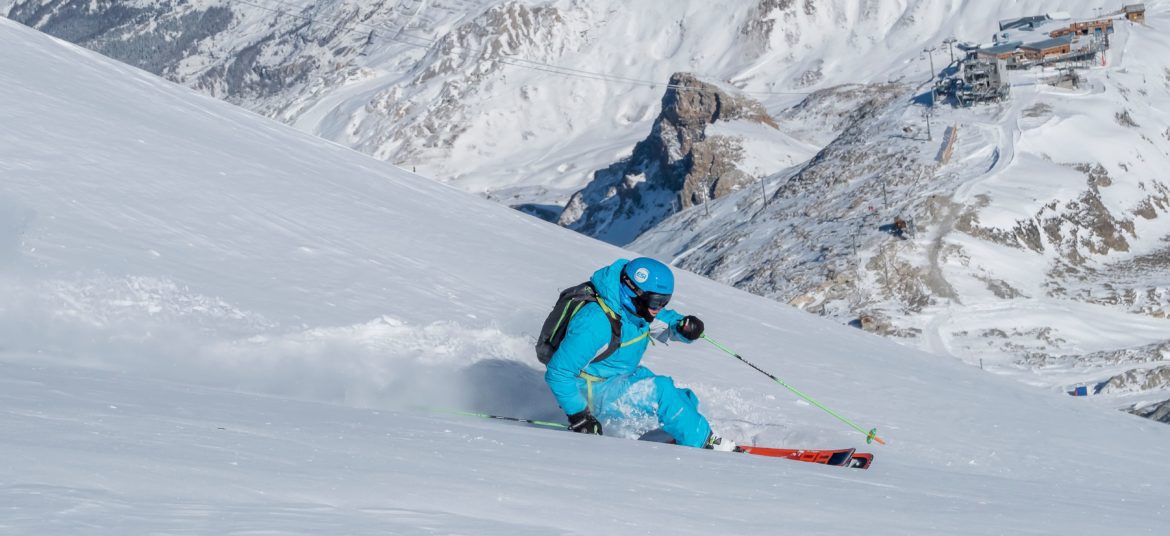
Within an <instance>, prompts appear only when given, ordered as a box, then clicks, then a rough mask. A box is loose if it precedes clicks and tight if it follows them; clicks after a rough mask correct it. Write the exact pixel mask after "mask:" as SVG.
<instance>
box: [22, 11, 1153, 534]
mask: <svg viewBox="0 0 1170 536" xmlns="http://www.w3.org/2000/svg"><path fill="white" fill-rule="evenodd" d="M1045 5H1047V4H1045ZM0 49H2V50H4V51H5V52H4V54H0V91H2V93H3V94H4V95H5V98H4V99H3V100H0V430H3V434H0V505H3V507H0V532H2V533H6V534H119V535H122V534H261V533H262V534H485V535H493V534H499V535H504V534H507V535H513V534H600V533H604V534H666V533H677V534H699V533H703V534H709V533H725V534H774V533H777V532H782V533H793V534H854V533H859V532H864V533H867V534H899V535H900V534H1060V533H1073V532H1075V533H1102V534H1162V533H1164V531H1165V527H1166V524H1167V521H1168V520H1170V519H1168V518H1170V512H1168V511H1167V505H1166V497H1170V469H1168V468H1167V467H1166V465H1165V464H1162V463H1160V460H1159V454H1160V453H1162V452H1164V451H1165V446H1166V445H1167V444H1170V427H1167V426H1165V425H1162V424H1159V423H1155V422H1152V421H1148V420H1145V419H1141V418H1138V417H1135V416H1131V415H1127V414H1123V413H1120V412H1117V411H1114V410H1112V409H1111V408H1106V407H1101V406H1094V405H1089V404H1086V401H1085V400H1084V399H1077V398H1072V397H1063V396H1060V397H1057V396H1052V395H1051V394H1050V393H1048V392H1044V391H1040V390H1037V389H1035V388H1032V387H1028V386H1026V385H1022V384H1021V383H1019V382H1016V381H1012V380H1010V379H1007V378H1002V377H999V376H995V375H990V374H986V373H983V372H981V371H980V370H979V369H978V368H976V367H974V366H969V365H966V364H963V363H962V362H960V361H957V360H953V359H940V358H938V357H935V356H931V355H928V354H926V353H923V352H920V351H917V350H913V349H909V348H906V347H903V346H899V345H897V344H895V343H893V342H890V341H887V340H884V339H881V338H879V337H876V336H873V335H870V334H867V333H864V332H861V331H860V330H853V329H851V328H847V327H842V326H840V325H838V324H836V323H833V322H829V321H825V320H822V319H819V318H816V317H813V316H811V315H808V314H806V313H803V312H801V311H798V310H795V309H793V308H791V307H788V306H785V305H782V304H779V303H776V302H774V301H770V300H767V299H764V298H760V297H756V296H752V295H749V294H747V293H744V292H741V291H738V290H735V289H732V288H730V287H726V286H723V285H720V284H718V283H715V282H712V281H709V280H707V279H704V278H702V277H698V276H695V275H692V274H688V273H685V272H680V273H679V274H678V292H677V298H676V299H675V300H674V302H673V304H672V307H675V308H676V309H677V310H679V311H681V312H683V313H694V314H698V315H700V316H701V317H702V318H704V320H705V321H706V322H707V326H708V334H709V335H710V336H712V337H714V338H715V339H717V340H719V341H721V342H723V343H725V344H727V345H729V346H730V347H732V348H734V349H735V350H736V351H738V352H740V353H741V355H743V356H745V358H747V359H748V360H750V361H752V362H753V363H755V364H757V365H758V366H760V367H761V368H763V369H765V370H768V371H771V372H772V373H774V374H776V375H777V376H779V377H780V378H783V379H784V380H785V381H786V382H788V383H790V384H791V385H793V386H796V387H798V388H799V389H801V390H802V391H804V392H806V393H808V394H810V395H812V396H813V397H815V398H816V399H818V400H820V401H821V402H823V403H825V404H826V405H828V406H829V407H831V408H833V409H835V410H837V411H839V412H840V413H841V414H843V415H845V416H847V417H848V418H850V419H852V420H854V421H856V422H857V423H859V424H860V425H861V426H863V427H866V428H868V427H871V426H877V427H878V430H879V434H880V435H881V436H883V437H884V438H885V439H886V440H888V445H885V446H879V445H876V444H874V445H865V442H864V438H863V436H862V435H861V434H860V433H857V432H856V431H854V430H852V429H850V428H849V427H847V426H845V425H843V424H842V423H840V422H838V421H837V420H835V419H833V418H832V417H831V416H829V415H827V414H826V413H824V412H822V411H821V410H819V409H817V408H815V407H813V406H811V405H809V404H807V403H804V402H801V401H799V400H798V399H797V398H796V397H795V396H794V395H793V394H791V393H790V392H788V391H786V390H784V389H783V388H782V387H780V386H779V385H777V384H775V383H773V382H771V381H770V380H768V379H767V378H765V377H764V376H762V375H760V374H758V373H756V372H755V371H753V370H752V369H750V368H748V367H747V366H745V365H743V364H742V363H740V362H738V361H736V360H734V359H732V358H730V357H728V356H727V355H725V354H722V353H720V352H719V351H717V350H716V349H715V348H714V347H712V346H711V345H708V344H705V343H696V344H692V345H680V344H670V345H667V346H664V345H657V346H654V347H652V348H651V350H650V351H649V353H648V357H647V359H646V361H645V363H646V364H647V365H649V366H650V367H652V368H653V369H655V370H656V371H658V372H660V373H664V374H670V375H672V376H674V377H675V378H676V380H677V381H678V382H679V384H681V385H685V386H688V387H691V388H692V389H694V390H695V392H696V393H697V394H698V395H699V397H700V399H701V400H702V406H701V409H702V410H703V411H704V413H705V414H706V415H708V416H709V417H710V418H711V421H712V423H713V426H714V427H715V428H716V429H717V430H718V431H720V432H721V433H722V434H723V435H725V436H727V437H729V438H731V439H733V440H735V441H737V442H741V443H755V444H763V445H772V446H791V447H802V448H818V447H847V446H854V447H860V448H863V449H865V450H869V451H871V452H874V453H875V454H876V461H875V464H874V466H873V468H872V469H870V470H868V471H857V470H848V469H840V468H833V467H825V466H818V465H812V464H802V463H798V462H789V461H785V460H777V459H769V458H761V457H751V456H747V455H737V454H727V453H716V452H711V451H704V450H698V449H687V448H682V447H676V446H670V445H665V444H659V443H651V442H643V441H632V440H628V437H601V438H598V437H586V436H579V435H574V434H568V433H563V432H559V431H552V430H548V429H542V428H536V427H527V426H522V425H517V424H514V423H507V422H503V421H495V420H486V419H477V418H473V417H463V416H457V415H451V414H447V413H443V412H442V411H441V410H442V409H461V410H471V411H483V412H495V413H498V414H503V415H513V416H520V417H528V418H538V419H550V420H560V419H563V416H562V415H561V414H560V412H559V410H558V408H557V407H556V405H555V402H554V401H553V400H552V398H551V396H550V395H548V393H547V389H546V388H545V386H544V384H543V381H542V370H541V368H540V365H539V364H538V363H537V362H536V360H535V359H534V357H533V356H532V352H531V348H530V344H531V339H532V336H533V334H534V332H535V331H536V330H538V329H539V324H540V322H541V320H542V319H543V315H544V314H545V313H546V312H547V309H548V307H549V306H550V305H551V302H552V300H553V299H554V297H555V295H556V293H557V290H558V289H559V288H562V287H565V286H568V285H570V284H573V283H576V282H579V281H580V280H583V279H584V278H585V277H587V276H588V274H589V273H591V272H592V270H594V269H595V268H596V267H598V266H600V265H603V264H605V263H608V262H611V261H612V260H613V259H614V258H617V257H619V256H623V255H630V253H628V252H624V251H622V250H620V249H617V248H614V247H612V246H608V245H605V244H602V243H600V242H595V241H592V240H589V239H587V238H584V237H581V236H579V235H576V234H575V233H572V232H570V231H567V230H564V229H561V228H558V227H556V226H553V225H551V224H547V223H544V222H541V221H538V220H536V219H534V218H531V217H528V216H525V215H523V214H520V213H518V212H515V211H512V210H509V209H507V208H505V207H502V206H500V205H498V204H496V203H492V202H489V201H486V200H482V199H480V198H478V197H475V196H473V195H470V194H466V193H462V192H460V191H457V190H455V189H452V188H450V187H447V186H444V185H441V184H439V183H436V182H434V181H431V180H427V179H424V178H421V177H418V176H414V175H411V174H408V173H405V172H403V171H402V170H399V169H397V168H394V167H393V166H390V165H388V164H385V163H383V162H379V161H376V160H373V159H371V158H369V157H367V156H364V155H362V154H359V153H357V152H354V151H351V150H349V149H346V148H343V147H341V146H338V145H333V144H330V143H329V142H326V141H323V140H321V139H318V138H314V137H311V136H309V135H307V134H303V133H300V132H297V131H295V130H293V129H291V128H289V127H286V126H283V125H280V124H277V123H275V122H272V121H270V120H267V119H264V118H261V117H259V116H256V115H253V114H251V113H248V112H246V111H243V110H241V109H238V108H235V107H232V106H230V105H228V104H225V103H222V102H218V101H215V100H213V99H210V98H207V97H202V96H198V95H196V94H194V93H192V92H191V91H189V90H187V89H184V88H181V87H179V86H176V85H173V84H171V83H168V82H165V81H162V80H160V79H158V78H156V77H154V76H151V75H148V74H145V73H143V72H141V71H137V70H135V69H133V68H130V67H127V66H124V65H121V64H117V63H114V62H112V61H109V60H107V59H104V58H102V57H100V56H98V55H96V54H94V53H91V52H88V51H85V50H82V49H79V48H77V47H75V46H72V45H69V44H66V43H62V42H60V41H57V40H54V39H52V38H49V37H47V36H44V35H42V34H39V33H37V32H35V31H32V30H30V29H28V28H25V27H23V26H19V25H17V24H15V23H12V22H10V21H6V20H0ZM421 408H430V409H429V410H427V409H421ZM618 435H623V434H618ZM624 435H632V433H627V434H624Z"/></svg>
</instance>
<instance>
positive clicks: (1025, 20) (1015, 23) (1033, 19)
mask: <svg viewBox="0 0 1170 536" xmlns="http://www.w3.org/2000/svg"><path fill="white" fill-rule="evenodd" d="M1046 20H1048V15H1032V16H1030V17H1018V18H1014V19H1003V20H1001V21H999V31H1001V32H1002V31H1004V30H1010V29H1012V28H1019V27H1021V26H1034V25H1036V24H1039V23H1041V22H1044V21H1046Z"/></svg>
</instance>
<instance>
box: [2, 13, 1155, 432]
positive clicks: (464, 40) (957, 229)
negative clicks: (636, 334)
mask: <svg viewBox="0 0 1170 536" xmlns="http://www.w3.org/2000/svg"><path fill="white" fill-rule="evenodd" d="M1145 6H1146V9H1147V11H1148V15H1147V20H1146V22H1145V24H1138V25H1135V24H1130V23H1128V22H1119V23H1118V24H1117V27H1116V30H1117V31H1116V33H1115V34H1114V36H1113V43H1112V47H1111V48H1110V50H1109V51H1108V52H1107V53H1106V55H1105V57H1104V60H1105V61H1104V65H1094V66H1092V67H1091V68H1089V69H1087V70H1085V71H1083V76H1084V78H1085V84H1084V85H1082V86H1081V87H1080V88H1075V89H1068V88H1058V87H1055V86H1052V85H1050V84H1049V83H1048V80H1049V79H1050V78H1052V77H1053V75H1054V74H1055V73H1053V72H1025V71H1013V72H1012V73H1011V84H1012V86H1013V87H1012V95H1011V99H1010V100H1009V101H1007V102H1006V103H1003V104H999V105H980V106H977V107H974V108H971V109H952V108H950V107H949V106H946V105H945V103H944V105H942V106H935V107H933V108H932V110H933V115H932V116H931V117H930V118H929V120H928V119H927V118H926V117H924V116H923V113H924V112H925V111H926V110H927V108H928V106H927V105H928V104H930V98H929V93H928V89H929V87H930V81H931V73H932V69H933V70H935V71H945V70H947V69H948V68H947V67H945V66H946V65H947V64H948V63H949V62H950V61H951V60H952V59H953V58H954V55H955V54H956V53H961V52H960V51H959V49H958V48H957V47H954V48H953V47H945V46H944V45H943V44H942V43H943V42H944V40H947V39H950V38H953V39H957V40H958V41H960V42H970V43H987V42H989V41H990V39H991V36H992V34H993V33H994V32H996V31H997V30H998V22H999V21H1000V20H1001V19H1008V18H1012V17H1021V16H1029V15H1037V14H1045V13H1057V12H1062V14H1061V15H1059V18H1061V19H1062V20H1063V19H1068V18H1069V17H1072V18H1073V19H1078V18H1084V17H1090V16H1094V15H1099V14H1103V13H1108V12H1111V11H1113V10H1115V9H1116V8H1118V7H1120V4H1119V5H1103V4H1100V3H1099V2H1089V1H1087V0H1070V1H1061V2H1058V1H1046V0H1032V1H1022V2H1021V1H1010V2H1009V1H992V2H973V1H966V0H947V1H943V0H940V1H932V2H920V1H918V2H915V1H900V2H889V1H882V2H878V1H863V2H851V1H845V0H831V1H815V2H814V1H805V2H795V1H777V0H760V1H758V2H744V3H741V4H735V5H734V6H731V7H728V6H725V5H721V4H718V3H710V2H698V1H685V2H670V3H645V2H643V3H635V4H633V5H630V4H628V3H619V2H612V1H602V0H594V1H589V2H581V1H571V0H560V1H551V2H531V1H524V2H521V1H515V0H513V1H490V0H479V1H475V0H430V1H424V0H411V1H403V2H355V1H352V0H325V1H316V2H309V1H305V0H290V1H285V2H272V1H268V0H247V1H245V0H232V1H227V0H190V1H185V2H172V1H154V0H128V1H124V2H89V1H81V0H26V1H16V0H7V1H0V11H2V12H5V13H7V14H8V16H10V17H11V18H13V19H15V20H18V21H21V22H24V23H26V24H29V25H31V26H33V27H36V28H38V29H41V30H43V31H46V32H49V33H52V34H54V35H58V36H61V37H63V38H65V39H68V40H71V41H74V42H77V43H81V44H83V45H85V46H87V47H90V48H93V49H95V50H98V51H101V52H103V53H104V54H107V55H109V56H112V57H115V58H119V59H121V60H123V61H126V62H128V63H131V64H133V65H137V66H140V67H142V68H144V69H146V70H148V71H151V72H155V73H159V74H162V75H164V76H166V77H167V78H170V79H172V80H175V81H178V82H180V83H182V84H185V85H188V86H190V87H193V88H195V89H197V90H199V91H202V92H204V93H206V94H209V95H212V96H215V97H218V98H222V99H225V100H228V101H229V102H233V103H236V104H240V105H241V106H244V107H246V108H248V109H250V110H253V111H256V112H258V113H261V114H263V115H267V116H270V117H274V118H277V119H279V120H281V121H283V122H286V123H289V124H292V125H294V126H296V127H297V128H300V129H302V130H305V131H307V132H311V133H314V134H317V135H319V136H322V137H324V138H327V139H330V140H333V141H336V142H338V143H340V144H342V145H345V146H349V147H353V148H356V149H358V150H360V151H362V152H366V153H368V154H371V155H374V156H375V157H377V158H380V159H384V160H388V161H391V162H394V163H397V164H398V165H400V166H402V167H404V168H408V169H412V170H416V171H418V172H420V173H421V174H423V175H426V176H430V177H432V178H435V179H437V180H439V181H441V182H446V183H449V184H452V185H454V186H456V187H458V188H460V189H463V190H466V191H471V192H475V193H479V194H481V195H483V196H485V197H488V198H490V199H493V200H497V201H500V202H503V203H504V204H507V205H510V206H524V207H525V208H526V209H528V210H529V212H531V213H534V214H539V215H541V216H542V217H546V218H550V219H551V218H553V217H559V219H560V221H561V222H562V223H564V224H567V225H571V226H572V227H573V228H576V229H579V230H581V231H582V232H586V233H589V234H591V235H593V236H597V237H600V238H604V239H606V240H609V241H611V242H614V243H617V244H628V245H629V247H631V248H633V249H635V250H638V251H643V252H649V253H653V254H655V255H658V256H660V257H662V258H664V259H669V260H672V262H673V264H675V265H677V266H682V267H685V268H687V269H689V270H692V271H694V272H696V273H700V274H703V275H706V276H708V277H711V278H713V279H715V280H717V281H721V282H725V283H728V284H732V285H735V286H737V287H739V288H741V289H744V290H748V291H750V292H753V293H756V294H760V295H763V296H768V297H771V298H774V299H778V300H780V301H786V302H790V303H792V304H794V305H797V306H799V307H802V308H804V309H806V310H809V311H813V312H816V313H820V314H824V315H827V316H830V317H832V318H834V319H836V320H837V321H839V322H852V323H855V324H856V325H859V326H862V327H865V328H867V329H871V330H873V331H875V332H878V333H882V334H886V335H890V336H894V337H897V338H899V340H901V341H902V342H906V343H908V344H911V345H913V346H917V347H919V348H922V349H926V350H929V351H931V352H934V353H937V354H940V355H944V356H947V355H949V356H954V357H957V358H959V359H962V360H964V361H966V362H968V363H971V364H975V365H980V366H983V367H985V368H990V369H993V370H996V371H997V372H1003V373H1010V374H1013V375H1015V376H1016V377H1019V378H1021V379H1022V380H1023V381H1025V382H1027V383H1029V384H1038V385H1040V386H1042V387H1044V388H1046V389H1049V390H1050V391H1052V392H1053V394H1058V393H1064V392H1065V391H1067V390H1070V389H1074V388H1075V387H1077V386H1082V385H1088V386H1096V385H1098V384H1101V383H1104V382H1113V383H1117V382H1121V383H1126V384H1127V385H1133V386H1139V385H1140V386H1143V387H1144V390H1143V389H1136V388H1126V389H1121V390H1105V391H1099V392H1098V394H1106V395H1108V396H1106V397H1102V398H1101V400H1102V401H1103V403H1106V404H1111V405H1114V406H1116V407H1126V408H1133V409H1137V408H1141V407H1147V406H1149V404H1151V403H1156V402H1159V401H1161V400H1165V399H1166V398H1168V397H1170V394H1167V387H1166V385H1164V384H1160V383H1158V382H1147V381H1140V380H1137V379H1136V378H1144V377H1146V376H1149V375H1150V374H1151V371H1152V370H1156V367H1158V366H1160V362H1161V361H1164V360H1165V359H1166V358H1168V357H1170V356H1167V355H1166V354H1165V352H1162V351H1160V350H1159V351H1153V352H1151V351H1149V349H1150V348H1162V347H1163V346H1162V345H1163V343H1164V342H1165V341H1166V335H1165V333H1166V332H1167V330H1166V320H1165V308H1166V304H1167V303H1168V301H1170V297H1168V296H1170V295H1168V294H1167V292H1168V291H1167V289H1168V288H1170V284H1168V283H1167V281H1166V280H1165V279H1166V278H1165V275H1164V273H1165V270H1164V269H1162V268H1163V267H1164V266H1165V264H1166V263H1165V258H1166V252H1165V247H1164V244H1165V240H1166V237H1167V236H1170V229H1168V228H1167V227H1166V222H1167V221H1168V220H1167V218H1166V211H1167V207H1170V196H1168V190H1167V184H1166V183H1165V180H1164V179H1163V178H1162V175H1161V173H1160V170H1162V169H1165V168H1166V167H1167V166H1168V165H1170V157H1168V152H1170V149H1168V147H1170V126H1168V123H1170V121H1168V119H1167V117H1166V115H1165V113H1164V112H1163V110H1166V109H1170V106H1168V104H1170V103H1168V102H1167V95H1168V90H1170V78H1167V77H1168V76H1170V75H1168V74H1167V73H1170V70H1168V69H1170V66H1168V65H1167V62H1166V60H1165V59H1164V58H1166V57H1170V50H1168V49H1167V48H1168V47H1167V45H1168V43H1167V42H1166V39H1165V38H1164V37H1163V34H1162V32H1161V31H1160V28H1162V27H1163V26H1165V25H1166V24H1167V22H1168V20H1167V15H1166V4H1165V2H1161V1H1154V2H1147V3H1145ZM924 49H926V50H924ZM680 72H687V73H694V75H695V79H694V83H695V84H703V85H704V87H707V86H709V87H710V88H714V89H712V90H705V91H707V93H704V94H712V95H713V94H714V91H715V90H718V91H722V92H724V93H726V95H728V96H729V97H728V98H729V99H730V98H732V97H734V98H735V99H737V100H740V99H742V100H743V101H744V102H746V101H748V100H751V101H757V102H759V103H761V106H762V107H763V108H764V111H765V112H766V114H767V116H768V117H770V118H774V119H775V125H776V127H777V128H775V129H773V128H771V127H770V126H768V125H766V124H760V123H759V122H757V121H748V122H743V121H735V122H731V121H722V120H718V121H716V120H711V122H708V123H704V124H702V125H698V127H699V128H690V129H678V128H677V126H678V124H676V123H672V122H671V121H669V120H664V119H668V117H669V111H670V110H671V107H670V106H669V105H668V106H667V107H666V108H663V107H662V106H661V104H660V103H662V102H664V101H665V102H667V103H670V102H679V101H682V100H685V99H679V98H677V97H678V93H679V92H680V89H679V87H680V85H675V86H670V87H667V86H666V82H667V81H668V80H670V78H671V77H672V76H674V75H675V74H676V73H680ZM688 83H690V82H688ZM672 95H673V96H672ZM757 117H759V116H757ZM708 119H709V117H708ZM704 121H706V120H704ZM691 126H692V127H694V126H695V125H691ZM664 127H665V128H664ZM664 133H665V135H664ZM680 133H685V135H680ZM700 137H701V138H702V139H701V140H700V139H698V138H700ZM688 139H689V140H694V141H699V142H708V143H709V145H711V146H712V147H713V148H712V147H700V149H701V150H700V151H699V152H694V151H691V150H690V145H689V144H687V143H682V142H679V141H678V140H688ZM720 139H722V140H723V141H720V142H718V143H711V142H715V141H717V140H720ZM950 140H954V143H953V146H951V144H950ZM667 142H670V143H667ZM945 147H952V149H951V150H944V148H945ZM683 149H686V150H683ZM944 152H945V153H946V154H947V159H946V162H945V163H944V162H942V160H943V158H942V155H943V154H944ZM709 154H719V155H722V156H724V157H726V158H724V159H723V160H721V161H720V163H719V164H718V165H715V166H713V168H718V169H719V170H722V171H720V172H719V173H718V175H719V177H720V178H719V180H714V179H713V178H711V179H709V177H708V174H707V173H704V172H703V171H704V170H703V167H702V166H698V167H696V166H694V163H695V162H696V161H702V162H706V161H705V160H704V157H703V156H701V155H709ZM696 155H700V156H699V157H696ZM713 161H714V160H712V162H713ZM688 166H689V167H688ZM663 167H672V168H678V170H682V171H681V172H678V173H673V174H663V175H661V176H656V175H655V174H654V172H655V171H656V170H660V169H661V168H663ZM696 170H697V171H696ZM676 171H677V170H676ZM647 172H650V173H647ZM724 175H735V176H734V177H727V180H724ZM757 179H758V181H757ZM720 196H725V197H721V198H720V199H716V200H715V201H714V202H711V203H708V204H703V205H701V206H698V207H692V208H689V209H688V206H690V205H691V204H692V203H697V202H700V201H706V200H707V199H708V198H710V197H720ZM565 204H569V205H570V206H569V209H568V210H566V211H565V213H564V214H559V211H560V207H561V206H563V205H565ZM679 211H681V213H680V212H679ZM558 214H559V216H558ZM898 219H900V220H903V221H907V222H909V223H910V225H911V228H910V229H909V232H910V233H911V234H910V235H909V237H910V239H909V240H900V239H897V238H895V237H893V236H891V235H890V234H888V233H887V231H893V230H895V229H894V227H893V225H894V222H895V221H897V220H898ZM639 235H640V238H638V239H637V240H636V241H634V242H632V243H630V240H632V239H633V238H634V237H635V236H639ZM1070 318H1072V319H1075V321H1071V322H1070V321H1069V319H1070ZM1103 355H1111V356H1120V357H1119V358H1118V359H1117V360H1109V359H1101V358H1100V356H1103ZM1136 355H1145V356H1149V358H1148V359H1145V360H1142V359H1136V358H1132V356H1136ZM1101 363H1109V365H1108V366H1102V365H1101ZM1154 376H1157V375H1156V374H1154ZM1116 377H1121V378H1122V379H1116V380H1115V378H1116ZM1124 378H1135V379H1134V380H1133V381H1126V380H1124Z"/></svg>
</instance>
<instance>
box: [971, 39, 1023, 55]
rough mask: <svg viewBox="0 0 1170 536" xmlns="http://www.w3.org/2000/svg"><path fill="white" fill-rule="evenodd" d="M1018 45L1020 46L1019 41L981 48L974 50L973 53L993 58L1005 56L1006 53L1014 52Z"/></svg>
mask: <svg viewBox="0 0 1170 536" xmlns="http://www.w3.org/2000/svg"><path fill="white" fill-rule="evenodd" d="M1020 44H1021V43H1020V41H1012V42H1010V43H1004V44H1002V45H995V46H993V47H987V48H981V49H979V50H976V51H975V52H976V53H977V54H991V55H994V56H998V55H1000V54H1005V53H1008V52H1015V51H1016V49H1017V48H1020Z"/></svg>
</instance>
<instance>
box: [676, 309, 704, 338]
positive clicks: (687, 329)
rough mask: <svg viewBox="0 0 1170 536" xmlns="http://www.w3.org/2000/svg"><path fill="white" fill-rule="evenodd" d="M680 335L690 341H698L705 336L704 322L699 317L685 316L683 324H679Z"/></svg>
mask: <svg viewBox="0 0 1170 536" xmlns="http://www.w3.org/2000/svg"><path fill="white" fill-rule="evenodd" d="M678 334H679V335H682V336H683V337H686V338H687V340H689V341H694V340H698V339H699V337H702V336H703V321H702V320H699V317H697V316H691V315H687V316H684V317H683V319H682V322H679V323H678Z"/></svg>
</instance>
